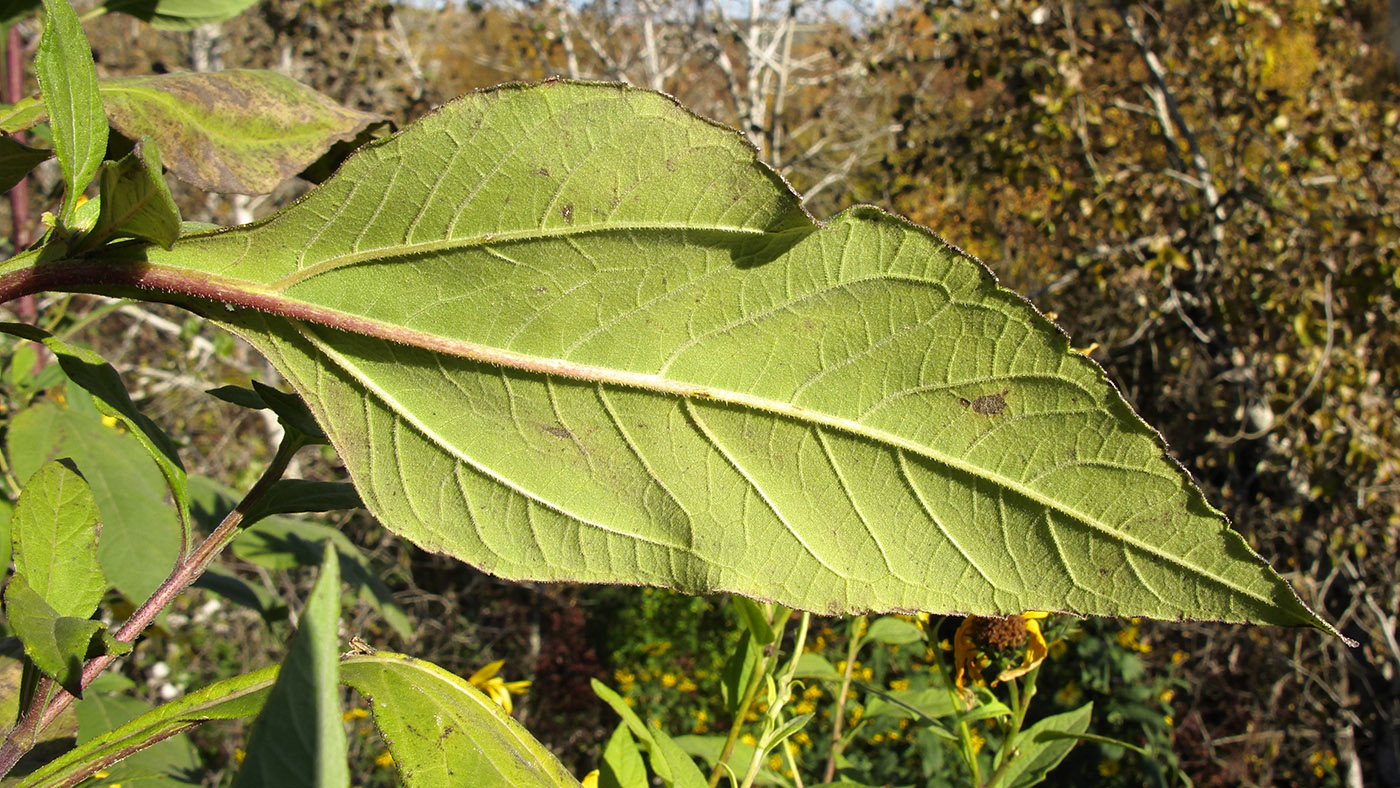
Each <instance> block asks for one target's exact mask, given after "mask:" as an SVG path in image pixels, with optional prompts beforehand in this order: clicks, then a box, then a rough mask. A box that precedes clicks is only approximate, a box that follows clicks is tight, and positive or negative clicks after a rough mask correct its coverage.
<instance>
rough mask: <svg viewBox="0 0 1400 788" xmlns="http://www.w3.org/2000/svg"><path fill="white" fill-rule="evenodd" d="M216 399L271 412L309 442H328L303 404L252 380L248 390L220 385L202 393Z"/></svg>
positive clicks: (290, 396)
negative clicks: (251, 385)
mask: <svg viewBox="0 0 1400 788" xmlns="http://www.w3.org/2000/svg"><path fill="white" fill-rule="evenodd" d="M205 393H206V394H209V395H212V396H213V397H215V398H217V399H221V400H223V401H224V402H228V403H231V404H234V405H237V406H239V407H242V408H248V409H249V410H263V409H271V410H272V412H273V413H275V414H277V421H278V423H279V424H281V425H282V427H283V428H285V429H288V430H295V431H296V432H298V433H301V434H302V435H303V436H305V437H306V439H307V442H308V443H328V442H329V441H327V440H326V433H325V432H324V431H322V430H321V425H320V424H317V423H316V417H315V416H312V415H311V410H310V409H309V408H307V407H306V402H305V401H303V400H302V398H301V397H298V396H297V395H295V394H288V393H286V392H282V391H278V390H277V389H275V388H272V387H271V386H267V385H264V384H262V383H259V382H258V381H256V380H255V381H253V387H252V388H251V389H245V388H243V387H242V386H220V387H219V388H216V389H210V390H209V391H207V392H205Z"/></svg>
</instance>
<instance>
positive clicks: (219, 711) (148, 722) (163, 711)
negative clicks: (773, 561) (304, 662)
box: [14, 666, 278, 788]
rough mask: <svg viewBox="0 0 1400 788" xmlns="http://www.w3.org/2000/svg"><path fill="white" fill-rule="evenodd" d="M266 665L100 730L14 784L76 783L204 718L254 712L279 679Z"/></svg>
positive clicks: (45, 787) (28, 787)
mask: <svg viewBox="0 0 1400 788" xmlns="http://www.w3.org/2000/svg"><path fill="white" fill-rule="evenodd" d="M277 672H278V668H277V667H275V666H274V667H270V668H264V669H262V670H259V671H256V672H254V673H248V674H246V675H242V676H238V677H235V678H231V679H226V680H224V681H220V682H218V683H216V684H212V685H210V686H208V687H205V688H204V689H202V690H199V691H197V692H191V693H190V694H188V695H186V696H185V697H183V698H180V699H178V700H175V701H172V702H170V703H167V704H165V705H163V706H160V707H158V708H156V709H154V710H152V711H149V712H147V713H145V714H142V715H141V716H139V717H137V718H136V719H133V720H132V721H130V722H128V723H126V724H124V725H122V726H120V727H118V728H116V729H114V730H111V731H108V732H107V733H103V734H99V735H97V736H96V737H95V738H93V739H91V740H89V741H86V742H85V743H84V744H81V745H79V746H78V747H76V748H74V749H71V750H70V751H69V752H66V753H65V754H63V755H62V756H61V757H59V758H57V759H55V760H53V761H51V762H50V763H47V764H45V765H44V766H43V767H41V768H39V769H38V770H36V771H34V772H32V773H30V774H29V775H28V776H27V777H25V778H23V779H22V780H21V781H20V782H19V784H18V785H16V786H14V788H49V787H50V786H60V785H62V786H67V785H74V784H76V783H77V782H78V781H79V780H81V779H82V778H83V777H86V776H89V775H91V774H92V773H93V772H95V771H97V770H98V769H102V768H105V767H107V766H110V765H111V764H113V763H115V762H117V761H119V760H121V759H122V758H125V757H127V756H128V755H130V754H131V753H133V752H136V751H139V750H141V749H143V748H145V747H149V746H150V745H152V744H154V743H155V742H158V741H160V740H162V739H164V738H166V737H168V736H170V735H172V734H175V733H178V732H180V731H183V730H186V729H188V728H191V727H193V726H194V725H197V724H199V723H200V722H203V721H205V720H233V719H240V718H243V717H249V716H252V715H254V714H257V713H258V711H259V710H260V709H261V708H262V706H263V702H264V701H265V700H266V699H267V694H268V692H269V691H270V690H271V689H272V684H273V681H275V680H276V678H277Z"/></svg>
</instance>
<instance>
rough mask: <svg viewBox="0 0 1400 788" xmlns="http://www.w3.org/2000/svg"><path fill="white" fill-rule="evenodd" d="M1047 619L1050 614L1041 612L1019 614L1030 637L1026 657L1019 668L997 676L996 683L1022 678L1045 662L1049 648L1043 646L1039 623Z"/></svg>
mask: <svg viewBox="0 0 1400 788" xmlns="http://www.w3.org/2000/svg"><path fill="white" fill-rule="evenodd" d="M1049 617H1050V614H1049V613H1046V612H1045V611H1043V610H1028V611H1026V612H1025V613H1023V614H1021V618H1022V620H1024V621H1025V622H1026V634H1027V635H1029V636H1030V643H1029V644H1028V645H1027V646H1026V656H1025V658H1024V659H1022V660H1021V664H1020V666H1018V667H1015V668H1012V669H1010V670H1003V671H1002V672H1001V673H999V674H997V681H1010V680H1012V679H1014V678H1017V677H1019V676H1024V675H1026V674H1027V673H1030V672H1031V671H1032V670H1034V669H1035V667H1036V666H1037V665H1039V664H1040V663H1042V662H1044V661H1045V657H1046V655H1048V654H1049V653H1050V647H1049V646H1047V645H1046V644H1045V635H1044V634H1043V633H1041V631H1040V622H1041V621H1042V620H1044V619H1046V618H1049Z"/></svg>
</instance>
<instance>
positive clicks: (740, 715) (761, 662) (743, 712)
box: [710, 655, 771, 788]
mask: <svg viewBox="0 0 1400 788" xmlns="http://www.w3.org/2000/svg"><path fill="white" fill-rule="evenodd" d="M770 667H771V666H770V665H769V664H768V659H767V657H766V656H764V655H760V656H759V658H758V664H757V665H755V666H754V672H753V675H752V676H750V677H749V686H748V687H746V688H745V689H744V697H743V700H741V701H739V706H738V708H737V710H736V711H735V712H734V720H733V722H731V723H730V724H729V735H728V736H726V737H725V739H724V747H723V748H721V749H720V753H719V760H717V761H715V768H714V769H712V770H710V788H718V786H719V781H720V778H721V777H723V776H724V764H726V763H728V762H729V758H730V756H732V755H733V754H734V745H735V744H736V743H738V741H739V734H740V732H741V731H743V729H744V718H745V717H747V716H748V715H749V709H751V708H753V704H754V700H755V699H757V697H758V687H759V685H760V684H762V683H763V677H764V676H765V675H766V674H767V673H768V670H769V669H770ZM730 782H731V783H733V780H730Z"/></svg>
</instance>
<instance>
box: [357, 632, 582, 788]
mask: <svg viewBox="0 0 1400 788" xmlns="http://www.w3.org/2000/svg"><path fill="white" fill-rule="evenodd" d="M340 678H341V680H342V681H343V682H345V683H346V684H348V685H349V686H351V687H353V688H354V689H355V690H356V691H357V692H359V693H360V694H361V695H364V696H365V697H367V698H369V699H370V700H371V702H372V704H373V708H374V724H375V726H376V727H378V728H379V732H380V734H381V735H382V736H383V739H384V742H385V744H387V745H388V747H389V753H390V754H391V755H393V757H394V766H395V768H397V769H398V772H399V779H400V780H401V782H402V784H403V785H404V786H405V788H458V786H462V785H481V786H495V785H502V786H505V785H508V786H512V788H578V785H579V784H578V781H577V780H575V779H574V778H573V777H572V776H571V775H570V774H569V772H568V770H567V769H565V768H564V765H563V764H561V763H559V760H558V759H557V758H555V757H554V756H553V755H552V754H551V753H550V752H549V750H548V749H546V748H545V746H544V745H542V744H540V743H539V742H538V741H536V740H535V739H534V737H533V736H531V735H530V733H529V732H528V731H526V730H525V729H524V728H523V727H521V725H520V724H519V723H517V722H516V721H515V720H513V719H511V717H510V715H508V714H506V713H505V710H503V709H502V708H501V707H500V706H497V705H496V704H495V703H494V702H492V701H491V699H490V698H488V697H486V695H485V693H483V692H481V691H480V690H478V689H476V688H475V687H473V686H471V685H470V684H468V683H467V682H466V681H464V680H463V679H461V678H458V677H457V676H454V675H452V674H451V673H448V672H447V671H445V670H443V669H442V668H439V667H438V666H436V665H433V664H430V663H427V662H423V661H421V660H417V659H414V658H412V657H408V656H404V655H401V654H390V653H387V652H383V651H381V652H379V653H377V654H370V655H363V656H354V657H350V658H348V659H346V660H345V661H343V662H342V663H341V665H340Z"/></svg>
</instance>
